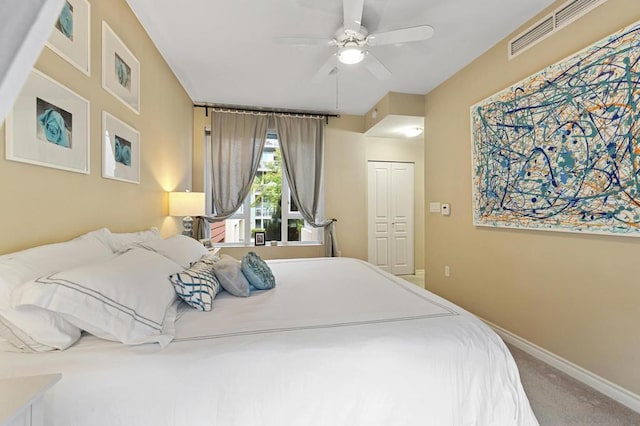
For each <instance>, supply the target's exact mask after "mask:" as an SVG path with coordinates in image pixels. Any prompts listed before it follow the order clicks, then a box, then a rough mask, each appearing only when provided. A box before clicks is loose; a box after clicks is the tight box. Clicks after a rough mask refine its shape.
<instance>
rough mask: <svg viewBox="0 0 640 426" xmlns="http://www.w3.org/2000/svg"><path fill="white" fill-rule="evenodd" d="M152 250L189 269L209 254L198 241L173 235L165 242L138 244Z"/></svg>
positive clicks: (155, 241) (154, 241) (156, 241)
mask: <svg viewBox="0 0 640 426" xmlns="http://www.w3.org/2000/svg"><path fill="white" fill-rule="evenodd" d="M138 245H139V246H140V247H143V248H146V249H147V250H152V251H155V252H157V253H160V254H161V255H163V256H165V257H168V258H169V259H171V260H173V261H174V262H176V263H177V264H178V265H180V266H182V267H183V268H184V269H189V268H190V267H191V265H192V264H194V263H195V262H197V261H198V260H200V259H201V258H202V256H206V255H208V254H209V250H207V248H206V247H205V246H203V245H202V243H201V242H200V241H197V240H194V239H193V238H191V237H187V236H185V235H174V236H173V237H171V238H167V239H166V240H153V241H147V242H145V243H140V244H138Z"/></svg>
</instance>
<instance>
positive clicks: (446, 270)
mask: <svg viewBox="0 0 640 426" xmlns="http://www.w3.org/2000/svg"><path fill="white" fill-rule="evenodd" d="M444 276H445V277H450V276H451V268H449V265H444Z"/></svg>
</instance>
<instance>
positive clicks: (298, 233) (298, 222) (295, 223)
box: [287, 219, 304, 241]
mask: <svg viewBox="0 0 640 426" xmlns="http://www.w3.org/2000/svg"><path fill="white" fill-rule="evenodd" d="M288 222H289V223H288V224H287V225H288V226H287V240H288V241H302V228H304V220H302V219H289V220H288Z"/></svg>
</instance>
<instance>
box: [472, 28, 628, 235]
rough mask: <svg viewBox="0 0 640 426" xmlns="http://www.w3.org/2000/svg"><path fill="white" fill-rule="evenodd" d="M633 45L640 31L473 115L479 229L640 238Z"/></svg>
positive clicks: (603, 43) (486, 103)
mask: <svg viewBox="0 0 640 426" xmlns="http://www.w3.org/2000/svg"><path fill="white" fill-rule="evenodd" d="M631 46H633V48H631ZM637 46H640V22H637V23H635V24H632V25H631V26H629V27H627V28H625V29H623V30H621V31H619V32H617V33H615V34H612V35H610V36H607V37H605V38H604V39H602V40H600V41H598V42H596V43H594V44H592V45H590V46H588V47H586V48H585V49H584V50H582V51H580V52H578V53H576V54H574V55H572V56H570V57H569V58H567V59H564V60H561V61H560V62H557V63H555V64H552V65H549V66H548V67H546V68H545V69H543V70H541V71H539V72H537V73H535V74H533V75H531V76H530V77H527V78H525V79H524V80H521V81H520V82H517V83H515V84H513V85H511V86H510V87H507V88H505V89H503V90H501V91H500V92H498V93H496V94H495V95H492V96H490V97H489V98H486V99H484V100H482V101H480V102H479V103H477V104H475V105H473V106H472V107H471V111H470V115H471V141H472V146H471V153H472V162H473V163H472V164H473V166H472V179H473V223H474V225H476V226H489V227H496V228H497V227H500V228H517V229H530V230H542V231H562V232H580V233H590V234H605V235H616V236H623V235H624V236H635V237H640V180H639V178H638V169H639V166H640V161H639V157H638V154H639V153H640V116H639V115H638V113H637V111H636V109H637V107H636V106H637V105H638V103H639V102H640V96H639V93H638V90H637V89H638V83H637V76H638V70H637V68H634V67H635V64H638V63H639V62H640V49H638V48H637ZM630 64H634V65H633V66H632V65H630ZM632 69H633V70H632ZM634 79H635V80H634Z"/></svg>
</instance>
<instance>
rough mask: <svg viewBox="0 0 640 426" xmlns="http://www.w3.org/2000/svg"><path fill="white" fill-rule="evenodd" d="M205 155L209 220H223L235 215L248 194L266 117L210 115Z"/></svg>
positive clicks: (264, 136)
mask: <svg viewBox="0 0 640 426" xmlns="http://www.w3.org/2000/svg"><path fill="white" fill-rule="evenodd" d="M211 114H212V115H211V150H210V152H209V155H210V156H211V158H210V164H212V167H211V168H210V176H208V177H207V178H208V179H210V182H211V202H212V207H213V209H212V210H213V216H207V217H206V220H207V221H219V220H224V219H226V218H228V217H229V216H231V215H232V214H233V213H235V212H236V211H237V210H238V209H239V208H240V206H242V202H243V201H244V199H245V198H246V197H247V195H248V194H249V191H250V190H251V183H252V182H253V178H254V177H255V175H256V171H257V170H258V166H259V164H260V157H261V155H262V148H263V147H264V142H265V139H266V136H267V126H268V123H269V116H268V115H266V114H257V113H244V112H220V111H212V113H211Z"/></svg>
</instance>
